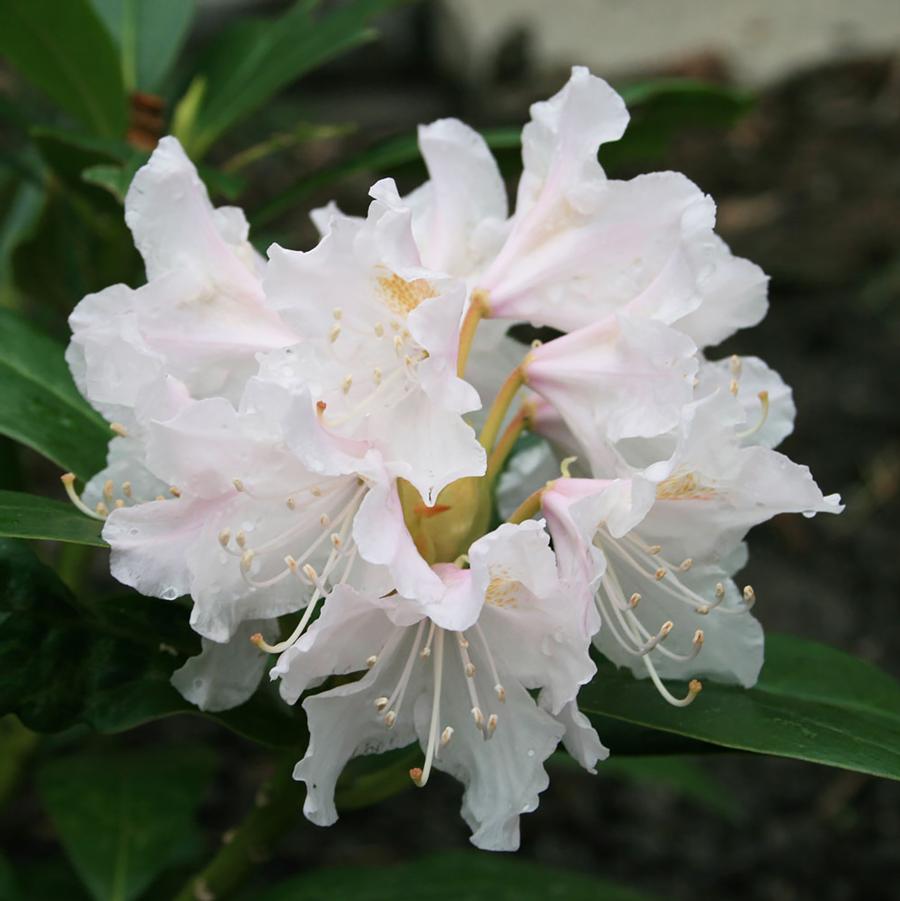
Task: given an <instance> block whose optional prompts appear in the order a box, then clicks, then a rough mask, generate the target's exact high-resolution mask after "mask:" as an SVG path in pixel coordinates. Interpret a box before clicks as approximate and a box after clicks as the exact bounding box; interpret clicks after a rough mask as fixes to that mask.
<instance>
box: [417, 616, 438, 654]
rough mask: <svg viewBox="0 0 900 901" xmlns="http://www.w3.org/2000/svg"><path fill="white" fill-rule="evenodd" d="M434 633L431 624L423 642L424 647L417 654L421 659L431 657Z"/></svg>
mask: <svg viewBox="0 0 900 901" xmlns="http://www.w3.org/2000/svg"><path fill="white" fill-rule="evenodd" d="M434 631H435V626H434V623H432V624H431V628H429V630H428V638H427V639H426V640H425V647H424V648H422V651H421V653H420V654H419V656H420V657H421V658H423V659H424V658H426V657H430V656H431V641H432V639H433V638H434Z"/></svg>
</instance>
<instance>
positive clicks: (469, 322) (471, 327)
mask: <svg viewBox="0 0 900 901" xmlns="http://www.w3.org/2000/svg"><path fill="white" fill-rule="evenodd" d="M489 313H490V308H489V307H488V304H487V297H486V295H485V293H484V292H483V291H475V292H474V293H473V295H472V300H471V303H470V304H469V309H468V310H467V311H466V315H465V316H464V317H463V322H462V326H461V327H460V330H459V353H458V354H457V357H456V374H457V375H458V376H459V377H460V378H462V377H463V376H464V375H465V373H466V363H467V362H468V361H469V351H470V350H471V349H472V342H473V341H474V340H475V332H476V331H477V330H478V323H479V322H481V320H482V319H484V317H485V316H487V315H489Z"/></svg>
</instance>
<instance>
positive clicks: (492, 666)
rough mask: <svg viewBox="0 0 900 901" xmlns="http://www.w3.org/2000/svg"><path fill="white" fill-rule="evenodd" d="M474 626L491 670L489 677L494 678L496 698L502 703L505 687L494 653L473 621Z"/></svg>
mask: <svg viewBox="0 0 900 901" xmlns="http://www.w3.org/2000/svg"><path fill="white" fill-rule="evenodd" d="M474 628H475V633H476V635H478V638H479V640H480V641H481V646H482V648H483V651H484V657H485V659H486V660H487V662H488V669H489V670H490V672H491V678H492V679H493V680H494V692H495V693H496V695H497V700H499V701H500V703H503V702H504V701H505V700H506V689H505V688H504V687H503V684H502V683H501V681H500V674H499V673H498V672H497V664H496V663H495V661H494V655H493V654H492V653H491V648H490V645H488V642H487V638H485V635H484V632H483V631H482V629H481V626H480V625H479V624H478V623H475V627H474Z"/></svg>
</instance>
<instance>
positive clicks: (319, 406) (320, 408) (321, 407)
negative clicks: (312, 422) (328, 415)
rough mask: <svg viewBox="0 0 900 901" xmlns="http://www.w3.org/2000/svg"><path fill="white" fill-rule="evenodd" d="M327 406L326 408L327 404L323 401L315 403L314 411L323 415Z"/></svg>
mask: <svg viewBox="0 0 900 901" xmlns="http://www.w3.org/2000/svg"><path fill="white" fill-rule="evenodd" d="M327 406H328V404H326V403H325V401H324V400H319V401H316V409H317V410H318V411H319V412H320V413H324V412H325V409H326V407H327Z"/></svg>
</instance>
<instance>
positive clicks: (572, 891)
mask: <svg viewBox="0 0 900 901" xmlns="http://www.w3.org/2000/svg"><path fill="white" fill-rule="evenodd" d="M251 897H252V898H253V901H301V899H302V901H332V899H335V898H340V899H341V901H396V899H398V898H410V899H412V898H414V899H416V901H444V899H446V901H532V899H533V901H551V899H554V898H557V899H560V901H640V899H642V898H643V899H645V901H646V899H647V896H646V895H640V894H638V893H636V892H633V891H631V889H627V888H623V887H621V886H618V885H616V884H614V883H611V882H607V881H605V880H601V879H597V878H596V877H594V876H588V875H582V874H580V873H573V872H571V871H568V870H559V869H555V868H551V867H544V866H540V865H539V864H535V863H529V862H526V861H523V860H517V859H516V858H515V857H511V856H505V855H500V854H479V853H477V852H475V851H457V852H453V853H447V854H435V855H431V856H429V857H425V858H422V859H421V860H417V861H414V862H412V863H404V864H398V865H395V866H391V867H353V868H352V869H351V868H347V867H345V868H342V869H339V870H337V869H334V870H331V869H328V870H319V871H318V872H316V873H312V874H311V875H309V876H298V877H296V878H294V879H289V880H288V881H287V882H283V883H281V885H277V886H275V887H274V888H270V889H268V890H264V891H262V892H260V891H258V890H255V891H254V893H253V895H252V896H251Z"/></svg>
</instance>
